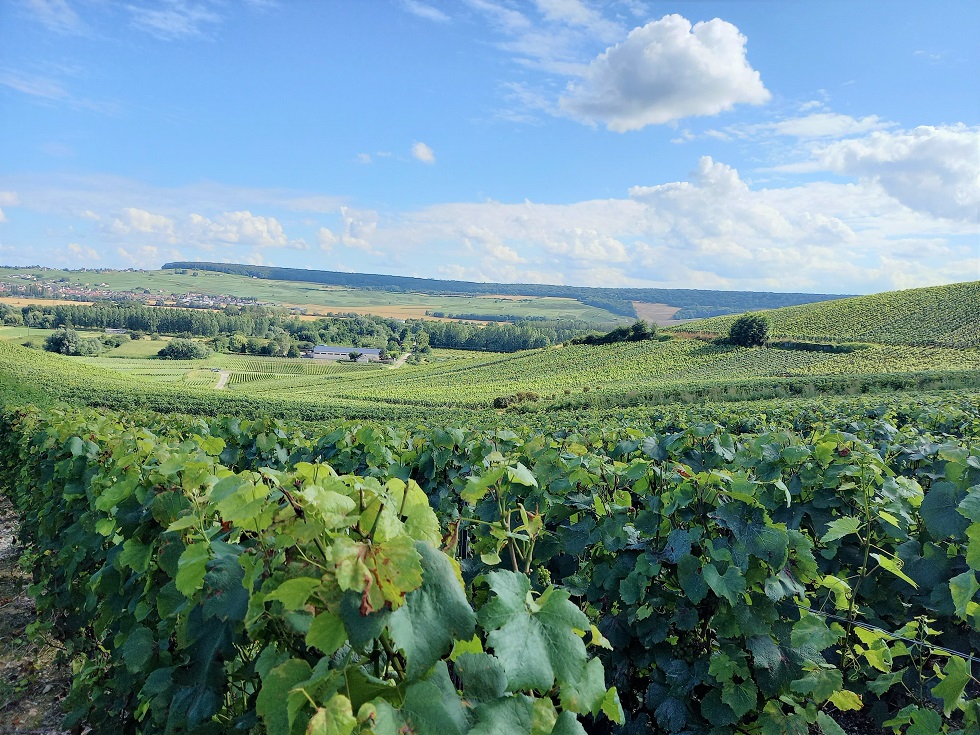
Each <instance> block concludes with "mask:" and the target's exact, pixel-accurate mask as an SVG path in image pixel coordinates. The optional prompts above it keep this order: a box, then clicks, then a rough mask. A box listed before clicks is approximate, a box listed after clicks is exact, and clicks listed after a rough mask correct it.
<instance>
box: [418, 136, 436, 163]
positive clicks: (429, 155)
mask: <svg viewBox="0 0 980 735" xmlns="http://www.w3.org/2000/svg"><path fill="white" fill-rule="evenodd" d="M412 156H413V157H415V159H416V160H419V161H421V162H422V163H435V162H436V154H435V152H434V151H433V150H432V149H431V148H430V147H429V146H427V145H426V144H425V143H422V142H421V141H416V142H415V143H413V144H412Z"/></svg>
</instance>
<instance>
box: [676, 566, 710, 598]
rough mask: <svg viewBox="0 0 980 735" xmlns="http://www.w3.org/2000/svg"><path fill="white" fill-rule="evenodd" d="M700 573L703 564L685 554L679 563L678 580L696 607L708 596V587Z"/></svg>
mask: <svg viewBox="0 0 980 735" xmlns="http://www.w3.org/2000/svg"><path fill="white" fill-rule="evenodd" d="M700 571H701V562H700V561H699V560H698V558H697V557H695V556H693V555H691V554H684V556H682V557H681V558H680V559H679V560H678V562H677V580H678V581H679V582H680V585H681V589H682V590H684V594H686V595H687V598H688V599H689V600H690V601H691V602H693V603H694V604H695V605H697V604H698V603H699V602H701V601H702V600H703V599H704V598H705V597H707V596H708V585H707V583H706V582H705V581H704V577H703V576H701V574H700Z"/></svg>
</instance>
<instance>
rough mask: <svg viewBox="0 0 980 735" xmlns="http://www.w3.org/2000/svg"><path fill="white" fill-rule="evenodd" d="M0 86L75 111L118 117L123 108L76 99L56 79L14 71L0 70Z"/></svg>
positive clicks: (115, 103) (116, 105)
mask: <svg viewBox="0 0 980 735" xmlns="http://www.w3.org/2000/svg"><path fill="white" fill-rule="evenodd" d="M0 86H4V87H8V88H9V89H13V90H16V91H18V92H20V93H21V94H26V95H29V96H31V97H34V98H36V99H38V100H43V101H45V102H48V103H56V104H63V105H67V106H68V107H72V108H74V109H76V110H90V111H92V112H98V113H101V114H104V115H112V116H114V115H119V114H121V113H122V111H123V106H122V105H121V104H120V103H118V102H114V101H111V100H93V99H88V98H85V97H77V96H75V95H74V94H72V93H71V92H70V91H69V90H68V89H67V88H66V87H65V86H64V84H63V83H62V82H60V81H58V80H56V79H52V78H51V77H47V76H41V75H38V74H30V73H26V72H22V71H19V70H16V69H9V68H8V69H0Z"/></svg>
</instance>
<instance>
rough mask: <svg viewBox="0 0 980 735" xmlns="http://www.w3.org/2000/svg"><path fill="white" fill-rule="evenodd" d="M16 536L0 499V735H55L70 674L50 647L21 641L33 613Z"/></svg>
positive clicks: (9, 508)
mask: <svg viewBox="0 0 980 735" xmlns="http://www.w3.org/2000/svg"><path fill="white" fill-rule="evenodd" d="M16 535H17V514H16V512H15V511H14V508H13V506H12V505H11V503H10V501H9V500H7V498H5V497H4V496H3V495H0V735H13V733H18V734H24V735H26V734H27V733H32V734H33V735H61V733H62V731H61V730H60V729H59V728H58V725H59V724H60V722H61V718H62V709H61V699H62V698H63V697H64V696H65V694H66V693H67V691H68V677H69V675H70V672H68V671H67V670H66V669H65V668H63V667H59V666H56V665H55V664H54V658H55V655H56V653H57V650H56V649H55V648H54V647H53V646H50V645H47V644H45V643H43V642H41V643H31V642H30V641H28V640H27V634H26V632H25V631H26V628H27V626H28V625H30V624H31V623H33V622H34V620H35V619H36V615H35V612H34V600H32V599H31V598H30V597H28V596H27V586H28V585H29V584H30V583H31V577H30V575H29V574H27V573H26V572H25V571H24V570H23V569H21V567H20V565H19V564H18V561H19V559H20V556H21V549H20V547H19V546H18V545H17V542H16Z"/></svg>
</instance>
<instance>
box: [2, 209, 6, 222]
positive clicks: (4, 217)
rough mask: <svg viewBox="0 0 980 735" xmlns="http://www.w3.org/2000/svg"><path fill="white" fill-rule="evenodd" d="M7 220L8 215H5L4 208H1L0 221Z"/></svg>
mask: <svg viewBox="0 0 980 735" xmlns="http://www.w3.org/2000/svg"><path fill="white" fill-rule="evenodd" d="M6 221H7V215H5V214H4V213H3V210H2V209H0V222H6Z"/></svg>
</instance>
